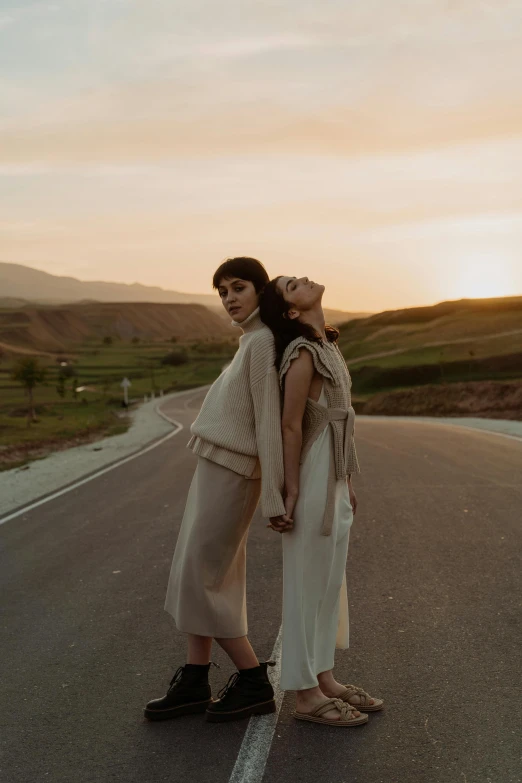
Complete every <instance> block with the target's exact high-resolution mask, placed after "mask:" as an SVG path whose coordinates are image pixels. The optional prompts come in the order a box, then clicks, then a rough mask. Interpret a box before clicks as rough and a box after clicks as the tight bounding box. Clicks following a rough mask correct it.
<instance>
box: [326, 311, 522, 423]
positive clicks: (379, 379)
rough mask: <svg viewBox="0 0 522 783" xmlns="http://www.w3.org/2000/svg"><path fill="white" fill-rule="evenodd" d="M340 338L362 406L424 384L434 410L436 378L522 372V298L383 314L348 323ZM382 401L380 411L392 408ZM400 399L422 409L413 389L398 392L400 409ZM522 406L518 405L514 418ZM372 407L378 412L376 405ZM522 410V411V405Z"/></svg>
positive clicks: (504, 376)
mask: <svg viewBox="0 0 522 783" xmlns="http://www.w3.org/2000/svg"><path fill="white" fill-rule="evenodd" d="M339 342H340V346H341V350H342V351H343V354H344V356H345V357H346V360H347V363H348V366H349V367H350V372H351V375H352V380H353V392H354V395H355V397H356V399H357V401H358V404H359V407H360V409H362V407H361V406H362V402H363V401H366V402H368V400H369V399H370V398H371V397H372V395H375V394H376V393H378V392H385V391H386V392H387V393H390V392H392V391H394V390H400V389H409V388H411V387H417V386H422V387H424V390H423V394H420V393H419V394H420V397H419V399H420V398H422V399H423V400H424V403H423V405H424V408H423V410H424V413H426V412H427V410H428V409H430V406H431V402H430V399H429V397H430V395H432V396H433V391H432V390H429V389H428V388H426V387H427V386H428V385H430V389H431V387H432V386H433V384H438V385H440V384H443V385H445V384H461V383H473V382H478V381H505V380H510V379H518V378H522V297H506V298H499V299H475V300H473V299H471V300H470V299H464V300H460V301H456V302H442V303H440V304H437V305H434V306H433V307H416V308H410V309H407V310H396V311H389V312H384V313H379V314H377V315H374V316H371V317H369V318H364V319H360V320H357V321H351V322H350V323H348V324H344V325H343V326H342V327H341V335H340V340H339ZM470 388H471V387H470ZM473 388H474V389H475V392H477V390H478V387H476V386H475V387H473ZM517 399H518V398H517ZM379 400H380V401H379V410H383V411H384V410H387V409H388V407H387V404H385V403H384V400H383V397H382V395H381V396H380V398H379ZM399 403H400V406H401V412H402V413H412V414H413V410H417V409H418V400H417V401H416V403H415V405H414V404H413V397H412V396H411V395H410V396H408V395H406V394H405V395H402V396H400V395H399V396H396V397H395V403H394V406H395V407H394V409H395V408H396V407H397V405H399ZM437 404H438V403H437ZM376 405H377V403H376ZM390 405H391V403H390ZM492 405H493V403H491V405H490V408H491V407H492ZM435 407H436V405H435ZM457 407H458V406H456V408H457ZM471 407H472V406H471ZM515 409H516V405H515V407H514V408H513V406H511V408H510V411H509V417H510V418H513V417H515V413H514V410H515ZM364 410H365V412H377V410H375V411H373V408H372V406H371V405H369V404H366V405H365V406H364ZM441 415H442V414H441ZM516 416H517V417H520V418H522V409H521V410H520V411H519V413H518V414H516Z"/></svg>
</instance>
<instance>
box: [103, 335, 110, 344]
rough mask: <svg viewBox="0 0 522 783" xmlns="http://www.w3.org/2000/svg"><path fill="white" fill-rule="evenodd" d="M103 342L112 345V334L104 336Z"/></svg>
mask: <svg viewBox="0 0 522 783" xmlns="http://www.w3.org/2000/svg"><path fill="white" fill-rule="evenodd" d="M103 344H104V345H112V337H111V336H110V335H107V337H104V338H103Z"/></svg>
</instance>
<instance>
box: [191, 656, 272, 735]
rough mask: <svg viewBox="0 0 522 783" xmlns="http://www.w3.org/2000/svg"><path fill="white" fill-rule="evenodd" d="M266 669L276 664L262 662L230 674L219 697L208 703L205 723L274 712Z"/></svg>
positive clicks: (270, 686)
mask: <svg viewBox="0 0 522 783" xmlns="http://www.w3.org/2000/svg"><path fill="white" fill-rule="evenodd" d="M268 666H275V661H264V662H263V663H260V664H259V666H256V667H255V668H253V669H240V670H239V671H238V672H235V674H232V675H231V676H230V678H229V680H228V682H227V684H226V685H225V687H224V688H222V689H221V690H220V692H219V693H218V697H219V698H218V699H217V700H215V701H213V702H212V703H211V704H209V706H208V708H207V711H206V718H207V720H209V721H212V722H213V723H221V722H224V721H229V720H240V719H241V718H248V717H250V715H265V714H267V713H269V712H275V710H276V705H275V701H274V689H273V688H272V685H271V684H270V680H269V679H268V671H267V667H268Z"/></svg>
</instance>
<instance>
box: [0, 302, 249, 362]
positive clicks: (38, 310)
mask: <svg viewBox="0 0 522 783" xmlns="http://www.w3.org/2000/svg"><path fill="white" fill-rule="evenodd" d="M237 336H238V331H237V329H235V328H234V327H232V326H230V324H228V323H227V322H226V321H223V319H221V318H219V317H218V316H217V315H216V314H215V313H213V312H211V311H210V310H209V309H208V308H206V307H204V306H203V305H198V304H153V303H149V302H122V303H112V302H91V303H85V304H71V305H62V306H55V307H51V306H47V307H42V306H40V307H38V306H35V305H26V306H25V307H23V308H19V309H5V310H0V347H2V349H3V351H4V352H6V353H28V352H32V351H34V352H36V353H41V352H49V353H53V352H58V351H63V350H67V349H69V350H71V349H73V348H74V347H75V346H79V345H81V344H84V343H86V342H87V341H89V340H100V339H103V337H113V338H119V339H122V340H126V341H129V340H131V339H132V338H133V337H138V338H140V339H141V340H148V341H157V340H158V341H159V340H169V339H170V338H172V337H176V338H177V339H178V340H181V341H184V340H204V339H210V340H228V339H234V338H237Z"/></svg>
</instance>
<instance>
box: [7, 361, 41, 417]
mask: <svg viewBox="0 0 522 783" xmlns="http://www.w3.org/2000/svg"><path fill="white" fill-rule="evenodd" d="M46 375H47V369H46V368H45V367H42V365H41V364H40V362H39V361H38V359H36V358H35V357H33V356H27V357H26V358H24V359H19V360H18V361H17V362H16V364H15V366H14V368H13V372H12V378H13V380H14V381H16V382H17V383H21V384H22V386H23V387H24V389H25V391H26V392H27V394H28V396H29V410H28V412H27V424H28V425H29V424H30V423H31V422H32V421H34V418H35V416H34V390H35V388H36V386H38V384H40V383H43V382H44V381H45V378H46Z"/></svg>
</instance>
